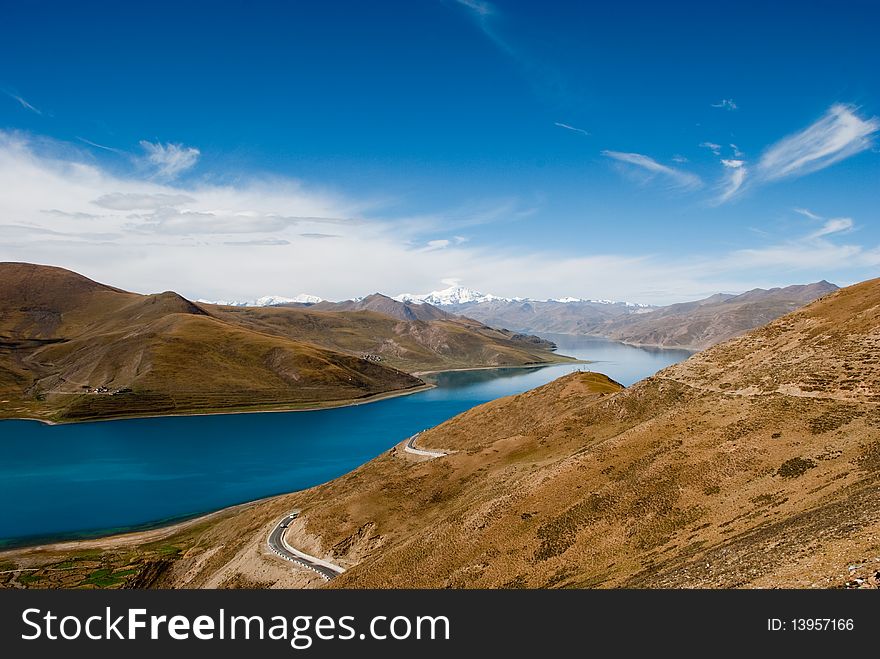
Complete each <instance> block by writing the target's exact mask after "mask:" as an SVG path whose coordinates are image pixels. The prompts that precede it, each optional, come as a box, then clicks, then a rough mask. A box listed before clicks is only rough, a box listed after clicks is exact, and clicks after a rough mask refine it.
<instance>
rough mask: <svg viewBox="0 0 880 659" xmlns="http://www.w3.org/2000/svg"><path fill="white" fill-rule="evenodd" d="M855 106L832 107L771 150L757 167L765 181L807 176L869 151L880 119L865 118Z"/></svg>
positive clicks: (768, 149)
mask: <svg viewBox="0 0 880 659" xmlns="http://www.w3.org/2000/svg"><path fill="white" fill-rule="evenodd" d="M856 111H857V108H856V107H855V106H853V105H844V104H841V103H838V104H836V105H832V106H831V108H829V109H828V111H827V112H826V113H825V115H824V116H823V117H822V118H821V119H819V120H818V121H817V122H816V123H814V124H812V125H811V126H809V127H807V128H805V129H804V130H802V131H800V132H798V133H795V134H793V135H789V136H788V137H786V138H784V139H782V140H780V141H779V142H776V143H775V144H773V145H771V146H770V147H769V148H767V149H766V150H765V151H764V153H763V155H762V156H761V158H760V160H759V161H758V165H757V168H756V169H757V173H758V176H759V177H760V178H761V179H762V180H765V181H775V180H779V179H783V178H789V177H796V176H803V175H805V174H809V173H811V172H815V171H818V170H820V169H824V168H826V167H829V166H831V165H833V164H834V163H837V162H840V161H841V160H844V159H845V158H849V157H850V156H854V155H855V154H857V153H859V152H861V151H864V150H865V149H868V148H869V147H870V146H871V145H872V144H873V137H874V134H875V133H876V132H877V131H878V130H880V119H878V118H877V117H871V118H869V119H862V118H861V117H859V116H858V115H857V114H856Z"/></svg>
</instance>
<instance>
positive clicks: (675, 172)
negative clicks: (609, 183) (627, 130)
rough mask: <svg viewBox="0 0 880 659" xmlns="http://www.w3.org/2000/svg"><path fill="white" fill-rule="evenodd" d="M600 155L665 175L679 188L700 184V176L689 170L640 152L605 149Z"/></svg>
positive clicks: (691, 187) (654, 173)
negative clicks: (676, 167)
mask: <svg viewBox="0 0 880 659" xmlns="http://www.w3.org/2000/svg"><path fill="white" fill-rule="evenodd" d="M602 155H603V156H606V157H608V158H613V159H614V160H617V161H618V162H624V163H627V164H630V165H635V166H636V167H639V168H641V169H643V170H645V171H647V172H650V173H651V175H657V174H659V175H662V176H664V177H666V179H667V180H669V181H670V182H672V183H673V185H675V186H676V187H679V188H685V189H693V188H698V187H700V186H701V185H702V181H701V180H700V177H699V176H697V175H696V174H691V173H690V172H685V171H682V170H680V169H675V168H674V167H669V166H667V165H663V164H661V163H659V162H657V161H656V160H654V159H653V158H650V157H648V156H646V155H643V154H641V153H624V152H621V151H608V150H606V151H602Z"/></svg>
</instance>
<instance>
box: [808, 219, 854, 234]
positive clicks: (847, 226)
mask: <svg viewBox="0 0 880 659" xmlns="http://www.w3.org/2000/svg"><path fill="white" fill-rule="evenodd" d="M853 226H854V224H853V221H852V219H850V218H848V217H835V218H832V219H830V220H828V221H826V222H825V224H823V225H822V227H821V228H820V229H818V230H817V231H814V232H813V233H811V234H810V236H809V237H810V238H821V237H823V236H830V235H831V234H833V233H844V232H846V231H850V230H852V228H853Z"/></svg>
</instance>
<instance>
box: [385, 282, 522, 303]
mask: <svg viewBox="0 0 880 659" xmlns="http://www.w3.org/2000/svg"><path fill="white" fill-rule="evenodd" d="M394 299H395V300H397V301H398V302H414V303H416V304H422V303H425V302H427V303H428V304H433V305H434V306H446V305H452V304H468V303H471V302H491V301H492V300H508V299H509V298H503V297H498V296H497V295H491V294H486V293H480V292H478V291H475V290H473V289H470V288H467V287H465V286H450V287H449V288H444V289H443V290H442V291H432V292H430V293H421V294H420V293H401V294H400V295H396V296H395V297H394Z"/></svg>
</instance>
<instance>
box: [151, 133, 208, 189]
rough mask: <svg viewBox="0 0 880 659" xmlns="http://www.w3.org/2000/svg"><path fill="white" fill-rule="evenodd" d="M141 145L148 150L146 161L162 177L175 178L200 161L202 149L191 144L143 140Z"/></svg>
mask: <svg viewBox="0 0 880 659" xmlns="http://www.w3.org/2000/svg"><path fill="white" fill-rule="evenodd" d="M140 144H141V147H142V148H143V150H144V151H145V152H146V156H145V159H146V161H147V162H148V163H149V164H150V165H151V166H152V167H153V168H154V169H155V173H156V176H157V177H159V178H161V179H166V180H169V179H174V178H176V177H177V176H178V174H182V173H183V172H185V171H186V170H188V169H191V168H192V167H193V166H194V165H195V164H196V162H198V159H199V156H200V155H201V151H199V150H198V149H196V148H195V147H191V146H184V145H183V144H175V143H173V142H169V143H167V144H162V143H161V142H156V143H155V144H153V143H152V142H148V141H147V140H141V142H140Z"/></svg>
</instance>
